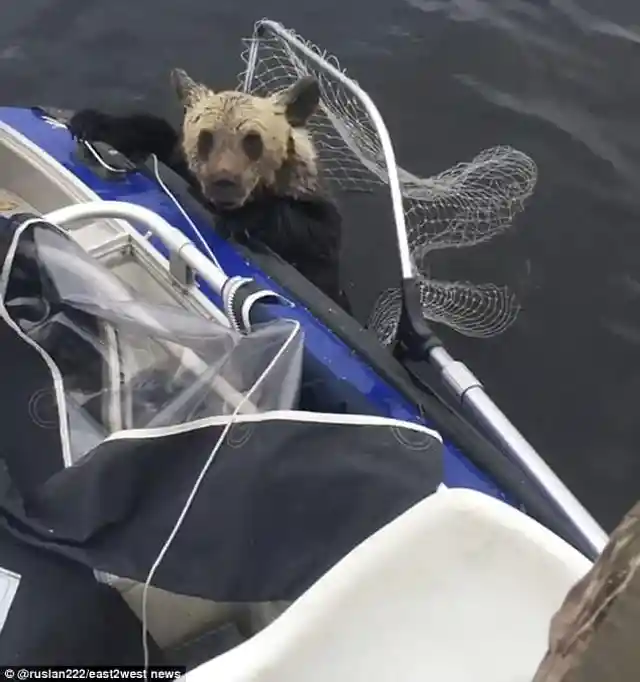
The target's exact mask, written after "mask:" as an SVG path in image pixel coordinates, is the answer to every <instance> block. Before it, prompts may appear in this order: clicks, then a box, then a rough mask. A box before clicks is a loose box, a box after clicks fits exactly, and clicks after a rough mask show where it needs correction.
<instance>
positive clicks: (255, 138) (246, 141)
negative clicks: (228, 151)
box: [242, 133, 263, 161]
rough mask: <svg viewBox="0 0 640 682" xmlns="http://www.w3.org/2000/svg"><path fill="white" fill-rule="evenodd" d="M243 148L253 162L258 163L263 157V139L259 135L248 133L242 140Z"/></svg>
mask: <svg viewBox="0 0 640 682" xmlns="http://www.w3.org/2000/svg"><path fill="white" fill-rule="evenodd" d="M242 147H243V148H244V153H245V154H246V155H247V156H248V157H249V158H250V159H251V160H252V161H257V160H258V159H259V158H260V156H261V155H262V147H263V144H262V138H261V137H260V135H259V134H258V133H247V134H246V135H245V136H244V137H243V138H242Z"/></svg>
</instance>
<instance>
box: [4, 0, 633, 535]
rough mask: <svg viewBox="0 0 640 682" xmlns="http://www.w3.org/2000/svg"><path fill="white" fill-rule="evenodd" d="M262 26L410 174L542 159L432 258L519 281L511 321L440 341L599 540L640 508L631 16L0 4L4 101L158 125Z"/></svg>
mask: <svg viewBox="0 0 640 682" xmlns="http://www.w3.org/2000/svg"><path fill="white" fill-rule="evenodd" d="M305 5H306V7H307V8H306V9H303V7H304V6H305ZM263 16H267V17H269V18H272V19H276V20H278V21H281V22H282V23H284V24H285V25H286V26H289V27H293V28H295V29H296V30H297V31H298V32H300V33H301V34H302V35H303V36H305V37H307V38H309V39H311V40H313V41H314V42H316V43H317V44H319V45H321V46H322V47H324V48H326V49H328V50H329V51H330V52H332V53H334V54H336V55H338V56H339V57H340V60H341V63H342V65H343V66H345V67H346V68H347V69H348V71H349V73H350V74H351V75H353V76H354V77H355V78H357V79H358V80H359V81H360V83H361V84H362V85H363V86H364V87H365V88H366V89H367V90H368V91H369V92H370V94H371V95H372V96H373V97H374V99H375V100H376V102H377V103H378V105H379V107H380V109H381V111H382V113H383V115H384V116H385V118H386V120H387V123H388V126H389V128H390V130H391V133H392V136H393V138H394V140H395V143H396V146H397V152H398V155H399V159H400V162H401V163H402V165H403V166H405V167H406V168H409V169H410V170H412V171H414V172H416V173H418V174H421V175H428V174H431V173H434V172H438V171H441V170H443V169H445V168H447V167H449V166H450V165H452V164H453V163H455V162H458V161H461V160H466V159H470V158H471V157H472V156H473V155H475V154H476V153H477V152H479V151H480V150H482V149H484V148H487V147H490V146H493V145H495V144H510V145H512V146H514V147H516V148H518V149H520V150H522V151H524V152H526V153H528V154H529V155H531V156H532V157H533V158H534V159H535V161H536V162H537V164H538V165H539V170H540V179H539V182H538V187H537V190H536V193H535V195H534V197H533V199H532V200H531V201H530V202H529V205H528V208H527V210H526V212H525V213H524V214H522V215H521V216H520V217H519V219H518V220H517V221H516V229H514V230H512V232H511V233H509V234H507V235H504V236H502V237H499V238H498V239H496V240H495V241H494V242H492V243H491V244H490V245H488V246H483V247H482V248H472V249H468V250H460V251H457V252H455V253H453V252H448V254H446V253H445V254H444V257H441V258H440V261H439V268H440V272H438V274H439V275H440V276H444V277H445V278H447V276H448V274H449V271H455V273H456V274H455V277H456V278H460V279H469V280H471V281H475V282H482V281H491V282H495V283H499V284H503V283H505V284H509V285H510V286H512V288H513V289H514V290H515V291H517V293H518V294H519V297H520V300H521V302H522V305H523V308H524V309H523V311H522V313H521V314H520V317H519V319H518V321H517V323H516V325H515V326H514V327H512V328H511V329H510V330H509V331H507V332H506V333H505V334H504V335H502V336H500V337H497V338H494V339H490V340H471V339H466V338H463V337H460V336H456V335H455V334H451V333H444V334H443V335H444V336H445V338H446V339H447V340H448V341H449V343H450V348H451V350H452V352H453V353H454V354H455V355H458V356H460V357H461V358H463V359H464V360H465V361H466V362H467V363H468V364H469V365H470V366H471V367H472V368H473V370H474V371H475V372H476V374H477V375H478V376H479V377H480V378H481V379H483V380H484V382H485V384H486V386H487V388H488V390H489V391H490V392H491V393H492V395H493V396H494V398H495V399H496V401H497V402H498V403H499V404H500V405H501V406H502V407H503V409H504V410H505V411H506V412H507V414H508V415H509V416H510V417H511V418H512V419H513V420H514V422H515V423H516V424H517V425H519V426H520V428H521V429H522V430H523V432H524V433H525V434H526V435H527V436H528V437H529V439H530V440H531V441H532V443H533V444H534V445H535V446H536V447H537V448H538V449H539V451H540V452H541V453H542V454H543V456H545V457H546V458H547V460H548V461H549V462H550V463H551V464H552V466H553V467H554V468H556V470H557V471H558V473H559V474H560V475H561V476H562V477H563V478H564V479H565V480H566V481H567V483H568V485H569V486H570V487H571V488H572V489H573V490H574V491H575V493H576V494H577V495H578V496H579V497H580V498H581V499H582V500H583V501H584V502H585V504H586V505H587V506H588V507H589V508H590V509H591V510H592V511H593V513H594V514H595V515H596V517H597V518H598V519H599V520H600V521H601V522H602V523H603V524H605V525H606V526H607V527H608V528H611V527H612V525H614V524H615V523H616V522H617V521H618V519H619V518H620V516H621V515H622V514H623V513H624V512H625V511H626V510H627V509H628V508H629V507H630V506H631V505H632V503H633V502H635V500H636V499H637V498H639V497H640V418H639V417H640V400H639V396H640V78H639V77H638V74H639V73H640V6H638V5H635V3H633V2H630V1H629V0H627V2H625V3H623V2H622V0H614V1H613V2H611V3H604V2H596V1H595V0H579V1H578V0H547V1H545V0H532V1H529V0H454V1H452V2H449V1H447V0H384V2H383V1H382V0H376V2H375V3H374V2H372V1H371V0H340V1H338V0H323V2H320V3H315V6H314V7H312V6H311V4H310V3H309V4H307V3H295V2H292V0H266V1H263V2H255V1H254V2H248V1H247V0H235V1H234V2H225V3H222V2H217V3H216V2H205V0H181V2H180V3H176V2H170V1H169V0H128V1H126V2H125V1H123V0H110V2H104V0H99V1H98V0H11V1H9V0H7V1H6V2H4V3H3V6H2V8H0V92H1V93H2V101H3V102H7V103H11V104H36V103H37V104H43V103H46V104H52V105H57V106H61V107H80V106H86V105H88V104H91V105H96V106H103V105H107V104H110V105H112V106H113V105H114V104H117V105H118V106H125V105H138V106H140V107H145V108H146V107H152V108H155V109H156V110H159V111H167V112H168V111H170V110H171V106H170V99H171V95H170V92H169V89H168V87H167V72H168V70H169V69H170V68H171V67H174V66H182V67H183V68H186V69H187V70H188V71H190V72H192V74H193V75H194V76H196V77H199V78H201V79H203V80H206V81H207V82H209V83H210V84H211V85H214V86H215V85H220V86H221V87H229V86H235V75H236V73H237V72H238V71H240V70H241V68H242V64H241V62H240V60H239V54H240V39H241V37H243V36H248V35H249V34H250V33H251V29H252V25H253V22H254V21H255V20H256V19H259V18H261V17H263ZM357 229H358V230H359V231H361V234H359V235H358V236H361V237H362V238H363V242H365V243H366V244H367V248H366V250H365V249H364V248H363V250H362V251H361V252H359V254H356V256H355V258H354V262H353V264H352V269H353V272H351V273H350V274H351V276H352V278H353V279H355V280H360V283H362V284H364V285H367V286H370V287H372V288H373V289H375V288H376V287H377V286H378V285H380V286H381V285H382V284H385V283H386V280H388V278H389V274H388V268H385V261H384V250H383V249H380V250H376V248H375V244H376V243H377V240H381V239H382V237H381V236H380V235H376V234H375V233H374V232H372V230H371V229H370V226H369V225H368V224H367V222H366V221H363V223H362V224H360V225H358V228H357ZM380 243H381V242H380ZM352 251H353V249H352ZM443 271H444V272H443Z"/></svg>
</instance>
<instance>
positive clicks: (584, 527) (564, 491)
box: [244, 19, 608, 556]
mask: <svg viewBox="0 0 640 682" xmlns="http://www.w3.org/2000/svg"><path fill="white" fill-rule="evenodd" d="M269 33H270V34H272V35H275V36H277V37H279V38H280V39H281V40H283V41H284V42H286V43H287V44H288V45H289V46H290V47H292V48H294V49H295V50H296V51H298V52H299V53H300V54H302V55H304V57H306V58H307V59H308V60H309V61H310V62H312V63H313V64H314V65H315V66H316V67H317V68H318V69H319V70H321V71H323V72H325V73H327V74H329V75H330V76H331V77H332V78H334V79H336V80H337V81H339V82H340V83H341V84H342V85H343V86H344V88H345V89H346V90H348V91H349V92H350V93H351V94H352V95H353V96H354V97H355V98H356V99H357V100H358V101H359V102H360V104H361V105H362V106H363V107H364V109H365V110H366V112H367V114H368V115H369V117H370V119H371V122H372V124H373V126H374V127H375V130H376V132H377V134H378V137H379V139H380V143H381V146H382V153H383V156H384V159H385V163H386V166H387V176H388V179H389V189H390V193H391V202H392V207H393V217H394V221H395V227H396V236H397V241H398V251H399V255H400V264H401V269H402V279H403V280H404V283H405V285H406V286H405V293H406V291H407V290H408V289H410V287H411V285H413V284H414V268H413V261H412V258H411V250H410V248H409V240H408V237H407V228H406V221H405V214H404V206H403V201H402V189H401V185H400V178H399V175H398V167H397V165H396V159H395V152H394V149H393V144H392V142H391V136H390V134H389V131H388V130H387V127H386V124H385V122H384V120H383V118H382V115H381V114H380V112H379V111H378V108H377V107H376V105H375V103H374V102H373V100H372V99H371V98H370V97H369V95H368V94H367V93H366V92H365V91H364V90H363V89H362V88H361V87H360V86H359V85H358V84H357V83H356V82H355V81H353V80H352V79H351V78H349V77H348V76H346V75H345V74H344V73H342V72H341V71H340V70H339V69H337V68H336V67H335V66H333V65H332V64H331V63H329V62H328V61H326V60H325V59H323V57H322V56H320V55H319V54H317V53H316V52H314V51H313V50H312V49H311V48H310V47H308V46H307V45H306V44H305V43H304V42H303V41H302V40H300V39H299V38H298V37H297V36H296V35H294V34H293V33H291V32H290V31H288V30H287V29H286V28H285V27H284V26H283V25H282V24H280V23H278V22H275V21H272V20H270V19H262V20H260V21H258V22H256V24H255V27H254V32H253V37H252V41H251V45H250V49H249V55H248V58H247V69H246V72H245V79H244V90H245V92H248V91H249V90H250V87H251V82H252V79H253V76H254V73H255V69H256V64H257V59H258V46H259V41H260V39H261V38H262V36H263V35H264V34H269ZM406 298H407V297H406V296H405V301H404V303H403V305H404V306H405V310H407V306H408V305H409V304H408V302H407V300H406ZM413 308H416V307H415V305H414V306H413ZM413 308H412V309H411V310H408V314H409V317H412V318H414V319H413V321H412V326H413V329H412V331H413V332H414V335H415V333H416V332H417V334H418V336H419V337H420V338H419V339H418V341H419V340H420V339H421V340H422V341H423V342H426V343H425V344H424V353H426V355H427V357H428V359H429V361H430V362H431V363H432V364H433V365H434V366H435V367H436V368H437V369H438V370H439V372H440V374H441V377H442V379H443V382H444V384H445V385H446V386H447V388H448V389H449V390H450V391H452V392H453V394H454V395H455V396H456V398H458V399H459V401H460V404H461V406H462V408H463V409H466V410H468V411H469V412H470V413H471V414H473V415H474V417H476V418H477V419H478V420H479V421H480V422H481V424H482V425H483V427H484V428H485V430H486V431H487V433H488V434H489V435H490V436H491V437H492V440H494V442H495V441H497V442H498V444H499V445H500V447H501V448H502V449H503V451H505V452H506V454H508V455H509V456H510V457H511V458H512V459H513V460H515V461H517V462H518V463H519V464H520V465H521V466H522V467H523V468H524V469H525V471H527V472H528V473H529V474H530V475H531V476H532V477H533V479H534V480H535V481H536V482H537V484H538V485H539V486H540V487H541V489H542V490H544V491H545V492H546V493H547V494H548V496H549V497H550V498H551V499H552V500H553V501H554V503H555V504H556V506H557V507H558V508H559V511H560V512H561V513H562V514H564V515H565V516H566V517H567V518H568V519H569V521H570V522H571V524H572V526H573V527H574V529H575V530H576V531H577V533H578V534H579V535H580V536H581V537H582V539H583V541H584V543H583V544H586V546H587V547H589V548H591V550H592V551H591V554H592V556H597V555H598V554H600V552H601V551H602V550H603V549H604V546H605V545H606V543H607V541H608V537H607V534H606V533H605V531H604V530H603V529H602V528H601V527H600V525H599V524H598V523H597V522H596V521H595V519H594V518H593V517H592V516H591V514H589V512H588V511H587V510H586V509H585V508H584V506H583V505H582V504H581V503H580V502H579V501H578V499H577V498H576V497H575V496H574V495H573V494H572V493H571V492H570V491H569V489H568V488H567V487H566V486H565V485H564V484H563V483H562V481H561V480H560V479H559V478H558V477H557V476H556V474H555V473H554V472H553V471H552V469H551V468H550V467H549V466H548V465H547V464H546V462H545V461H544V460H543V459H542V457H541V456H540V455H539V454H538V453H537V452H536V451H535V449H534V448H533V447H532V446H531V444H530V443H529V442H528V441H527V440H526V439H525V438H524V436H523V435H522V434H521V433H520V432H519V431H518V430H517V429H516V428H515V426H513V424H512V423H511V422H510V421H509V419H508V418H507V417H506V415H505V414H504V413H503V412H502V411H501V410H500V409H499V408H498V406H497V405H496V404H495V403H494V402H493V401H492V400H491V399H490V398H489V396H488V395H487V393H486V392H485V390H484V388H483V386H482V384H481V383H480V381H479V380H478V379H477V378H476V377H475V376H474V375H473V373H472V372H471V371H470V370H469V369H468V368H467V366H466V365H464V364H463V363H462V362H459V361H456V360H454V359H453V358H452V357H451V356H450V355H449V353H448V352H447V351H446V350H445V349H444V347H443V346H442V344H441V343H440V342H439V341H438V340H437V339H436V337H435V335H434V334H433V332H431V330H430V329H429V327H428V325H426V323H425V322H424V321H423V320H417V322H418V323H419V326H420V329H416V326H415V325H416V319H415V317H416V314H417V315H419V309H417V308H416V309H415V310H414V309H413Z"/></svg>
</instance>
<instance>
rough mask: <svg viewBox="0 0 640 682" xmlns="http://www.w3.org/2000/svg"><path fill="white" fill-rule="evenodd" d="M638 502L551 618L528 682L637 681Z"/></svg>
mask: <svg viewBox="0 0 640 682" xmlns="http://www.w3.org/2000/svg"><path fill="white" fill-rule="evenodd" d="M639 569H640V502H639V503H637V504H636V505H635V507H633V509H632V510H631V511H630V512H629V513H628V514H627V515H626V516H625V517H624V519H623V520H622V522H621V523H620V525H619V526H618V527H617V528H616V529H615V531H614V532H613V534H612V535H611V538H610V540H609V543H608V544H607V546H606V547H605V549H604V551H603V552H602V554H601V555H600V557H599V558H598V560H597V561H596V562H595V564H594V565H593V567H592V568H591V570H590V571H589V572H588V573H587V574H586V575H585V577H584V578H583V579H582V580H580V581H579V582H578V583H577V584H576V585H575V586H574V587H572V588H571V590H570V591H569V593H568V594H567V596H566V597H565V600H564V602H563V604H562V606H561V607H560V609H559V610H558V612H557V613H556V614H555V616H554V617H553V619H552V621H551V629H550V633H549V648H548V651H547V653H546V655H545V657H544V659H543V661H542V663H541V664H540V667H539V668H538V671H537V673H536V676H535V677H534V679H533V682H639V681H640V570H639Z"/></svg>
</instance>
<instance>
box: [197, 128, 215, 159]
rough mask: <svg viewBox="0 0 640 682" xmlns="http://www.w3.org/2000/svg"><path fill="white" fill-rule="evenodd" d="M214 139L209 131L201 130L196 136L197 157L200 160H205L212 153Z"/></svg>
mask: <svg viewBox="0 0 640 682" xmlns="http://www.w3.org/2000/svg"><path fill="white" fill-rule="evenodd" d="M214 143H215V139H214V137H213V133H212V132H211V131H210V130H203V131H201V132H200V134H199V135H198V157H199V158H200V159H206V158H208V157H209V154H211V152H212V151H213V145H214Z"/></svg>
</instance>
